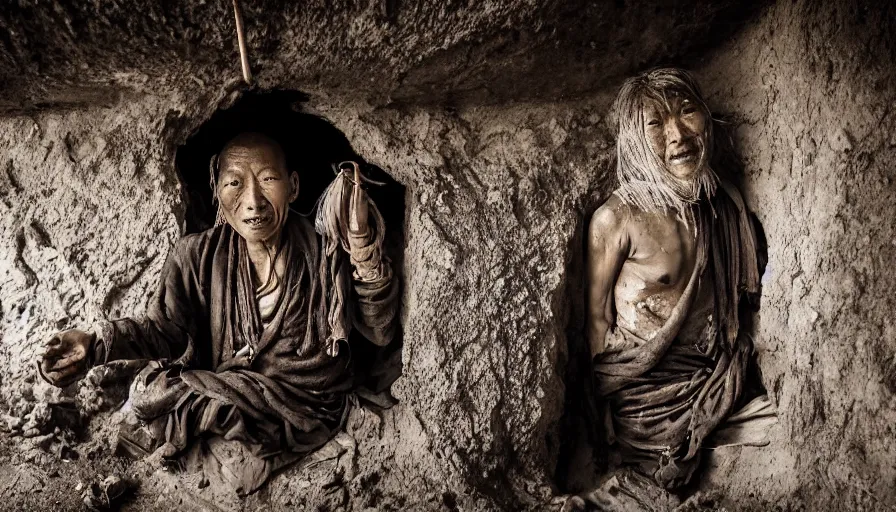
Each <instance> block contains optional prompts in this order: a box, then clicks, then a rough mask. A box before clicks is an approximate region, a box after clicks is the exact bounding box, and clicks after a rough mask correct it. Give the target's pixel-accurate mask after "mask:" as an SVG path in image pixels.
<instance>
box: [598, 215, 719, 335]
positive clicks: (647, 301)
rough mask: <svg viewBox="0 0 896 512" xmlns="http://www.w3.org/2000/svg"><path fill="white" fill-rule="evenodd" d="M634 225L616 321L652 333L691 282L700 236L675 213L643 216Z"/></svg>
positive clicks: (617, 297) (641, 332)
mask: <svg viewBox="0 0 896 512" xmlns="http://www.w3.org/2000/svg"><path fill="white" fill-rule="evenodd" d="M633 228H634V229H632V231H631V251H630V254H629V257H628V258H627V259H626V261H625V263H623V265H622V268H621V270H620V273H619V277H618V279H617V282H616V286H615V307H616V312H617V321H618V324H620V325H622V326H624V327H626V328H627V329H629V330H631V331H632V332H634V333H636V334H638V335H639V336H642V337H644V338H649V337H650V336H651V335H652V333H653V332H655V331H656V330H658V329H659V328H661V327H662V326H663V325H664V324H665V322H666V320H667V319H668V318H669V316H670V315H671V313H672V310H673V309H674V308H675V306H676V305H677V304H678V301H679V299H680V298H681V295H682V293H683V292H684V289H685V288H686V287H687V283H688V280H689V279H690V277H691V274H692V273H693V271H694V266H695V264H696V236H695V233H694V230H693V227H692V226H689V225H688V224H686V223H685V222H682V221H680V220H678V219H675V218H663V217H651V218H647V219H641V222H639V223H638V224H636V225H635V226H633ZM701 284H703V283H701ZM706 288H707V286H706V285H705V284H704V285H703V286H701V289H706ZM704 294H705V293H700V292H698V297H699V296H700V295H704ZM697 302H698V303H699V302H701V301H700V299H699V298H698V301H697ZM695 305H697V304H695Z"/></svg>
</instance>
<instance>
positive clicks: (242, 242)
mask: <svg viewBox="0 0 896 512" xmlns="http://www.w3.org/2000/svg"><path fill="white" fill-rule="evenodd" d="M216 167H217V169H218V172H217V176H213V188H214V191H215V197H216V199H217V201H218V204H219V211H218V218H219V221H218V225H217V226H216V227H214V228H212V229H209V230H207V231H205V232H203V233H199V234H194V235H189V236H187V237H185V238H183V239H182V240H180V241H179V242H178V243H177V245H176V246H175V247H174V249H173V250H172V251H171V253H170V255H169V257H168V261H167V263H166V265H165V268H164V270H163V272H162V276H161V285H160V287H159V289H158V291H157V293H156V294H155V296H154V297H153V299H152V301H151V303H150V305H149V307H148V310H147V313H146V314H145V316H143V317H141V318H125V319H120V320H115V321H111V322H102V323H101V324H100V325H98V326H97V327H96V328H95V329H94V331H95V332H91V333H87V332H84V331H79V330H69V331H65V332H62V333H59V334H58V335H56V336H54V337H53V338H52V339H51V341H50V342H49V343H48V345H47V348H46V351H45V353H44V355H43V358H42V361H41V363H40V368H41V371H42V373H43V374H44V376H45V377H46V379H47V380H49V381H50V382H51V383H53V384H55V385H57V386H66V385H68V384H71V383H73V382H75V381H76V380H78V379H80V378H81V377H83V376H84V374H85V373H86V372H87V370H88V369H89V368H90V367H91V366H94V365H102V364H106V363H109V362H111V361H115V360H124V359H127V360H139V359H145V360H149V362H148V364H147V366H146V367H145V369H143V371H142V372H141V373H140V374H139V375H138V376H137V378H136V379H135V381H134V383H133V385H132V387H131V396H130V407H131V408H132V409H133V411H132V412H133V414H134V415H135V416H136V418H137V419H138V420H140V422H142V426H141V425H140V424H137V425H136V426H135V427H134V428H133V429H131V430H127V429H125V428H124V427H123V431H122V433H121V436H120V445H121V446H122V447H124V448H125V449H126V450H127V451H129V452H131V453H133V454H137V455H145V454H148V453H150V452H152V451H154V450H158V451H159V452H160V454H161V455H162V456H163V457H168V458H174V457H178V456H181V455H184V454H186V453H187V452H188V451H189V450H190V449H192V448H194V447H195V445H196V444H197V442H199V443H200V444H202V446H203V447H204V448H203V449H204V450H206V451H209V450H210V451H211V452H215V453H216V454H218V455H220V449H221V447H222V446H223V444H227V443H230V445H231V446H232V444H233V442H235V441H238V442H239V443H238V444H239V447H242V448H244V449H245V451H246V453H244V454H243V455H242V456H237V457H236V458H235V459H234V460H237V461H239V463H238V464H231V467H229V468H228V471H230V473H231V476H232V478H231V480H233V481H232V482H231V483H234V485H236V490H237V491H238V492H239V493H241V494H245V493H250V492H253V491H255V490H257V489H258V488H259V487H260V486H261V485H262V484H263V483H264V482H265V481H266V480H267V478H268V477H269V476H270V474H271V473H272V472H273V471H275V470H277V469H278V468H280V467H282V466H283V465H285V464H287V463H289V462H292V461H294V460H297V459H299V458H301V457H302V456H304V455H306V454H308V453H310V452H312V451H314V450H316V449H317V448H319V447H321V446H322V445H323V444H324V443H326V442H327V441H328V440H329V439H330V438H331V437H333V436H334V435H335V434H336V433H337V431H338V429H340V428H341V426H342V424H343V421H344V418H345V416H346V414H347V409H348V402H347V398H348V394H349V392H350V390H351V387H352V383H353V380H352V369H353V361H352V350H351V346H349V344H348V341H347V339H348V335H349V333H350V332H351V330H352V328H354V329H357V330H358V331H359V332H360V333H361V334H363V335H364V337H366V338H367V339H368V340H370V341H371V342H373V343H375V344H377V345H381V346H382V345H385V344H387V343H389V341H390V340H391V338H392V336H393V333H394V330H395V316H396V309H397V297H398V293H397V292H398V288H397V283H396V282H395V279H393V274H392V268H391V266H390V262H389V259H388V258H387V257H386V256H385V255H384V254H383V251H382V232H381V231H382V219H381V217H379V216H378V214H377V215H375V216H374V215H370V212H369V211H368V206H369V203H368V197H367V194H366V193H365V192H364V191H363V190H362V188H361V177H360V175H359V173H358V171H357V167H356V168H355V174H354V176H353V177H346V179H345V180H343V182H344V183H346V184H347V185H346V187H347V189H351V190H346V193H345V194H341V195H339V197H340V199H341V200H343V202H342V204H340V205H338V208H335V210H337V211H335V212H322V213H321V217H319V220H318V222H319V223H323V224H326V223H330V224H331V225H335V226H337V228H340V227H341V228H342V230H343V235H344V242H345V244H344V245H340V244H337V243H327V242H326V240H325V241H324V243H323V244H322V242H321V239H320V238H319V237H318V235H317V234H316V233H315V229H314V227H312V225H311V223H310V222H308V221H307V220H306V219H304V218H302V217H300V216H297V215H294V214H292V213H290V209H289V204H290V203H291V202H292V201H294V200H295V199H296V197H297V196H298V192H299V178H298V174H297V173H296V172H294V171H293V172H290V171H289V169H287V166H286V159H285V155H284V152H283V149H282V148H281V147H280V146H279V145H278V144H277V142H275V141H274V140H273V139H271V138H269V137H267V136H265V135H261V134H258V133H244V134H241V135H239V136H237V137H236V138H234V139H233V140H231V141H230V142H229V143H227V144H226V146H225V147H224V148H223V150H222V151H221V152H220V154H219V157H218V165H217V166H216ZM341 177H342V176H340V178H341ZM351 181H354V183H353V184H349V183H350V182H351ZM372 212H375V207H374V208H373V209H372ZM330 214H333V215H335V216H336V217H337V219H335V220H334V219H328V218H323V221H321V218H322V217H326V216H327V215H330ZM374 217H376V219H374ZM368 218H371V219H373V220H378V222H373V223H371V222H370V221H369V220H368ZM378 230H379V231H380V232H377V231H378ZM346 253H348V254H346ZM346 256H347V257H346ZM224 441H226V443H224ZM222 443H223V444H222ZM216 450H217V452H216ZM237 451H239V450H237ZM206 459H207V458H206Z"/></svg>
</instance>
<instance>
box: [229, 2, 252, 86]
mask: <svg viewBox="0 0 896 512" xmlns="http://www.w3.org/2000/svg"><path fill="white" fill-rule="evenodd" d="M233 16H234V18H235V19H236V39H237V42H238V43H239V45H240V64H241V65H242V66H243V80H245V81H246V84H248V85H252V70H251V69H249V50H248V49H247V48H246V32H245V29H244V28H243V15H242V13H240V4H239V0H233Z"/></svg>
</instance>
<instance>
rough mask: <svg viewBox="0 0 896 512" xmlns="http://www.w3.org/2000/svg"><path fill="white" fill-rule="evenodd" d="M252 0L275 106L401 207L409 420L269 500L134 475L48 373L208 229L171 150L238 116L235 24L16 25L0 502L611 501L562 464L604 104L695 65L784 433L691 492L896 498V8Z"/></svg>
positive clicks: (140, 299)
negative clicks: (633, 86)
mask: <svg viewBox="0 0 896 512" xmlns="http://www.w3.org/2000/svg"><path fill="white" fill-rule="evenodd" d="M244 3H246V4H247V5H246V6H245V10H246V16H247V20H248V23H249V25H248V28H249V33H250V44H251V47H252V48H253V52H254V53H253V63H254V69H255V71H256V73H257V76H258V79H259V83H260V86H261V87H263V88H273V87H282V88H289V89H296V90H301V91H304V92H307V93H309V94H310V97H309V99H308V101H307V102H306V103H305V104H304V106H303V108H304V109H305V110H306V111H309V112H313V113H317V114H320V115H322V116H324V117H325V118H326V119H328V120H329V121H330V122H332V123H333V125H334V126H335V128H337V129H338V130H340V131H341V132H342V133H344V134H345V136H346V137H347V139H348V141H349V142H350V143H351V144H352V146H353V147H354V149H355V150H356V151H357V152H358V153H359V154H360V155H361V156H363V157H364V158H365V159H367V160H368V161H370V162H372V163H374V164H376V165H378V166H379V167H381V168H382V169H384V170H386V171H387V172H389V173H390V174H391V175H392V176H393V177H394V178H395V179H396V180H397V181H398V182H400V183H401V184H402V185H404V186H405V190H406V192H405V197H404V205H405V215H404V223H403V225H402V226H400V227H399V226H396V229H401V230H402V231H403V232H404V239H405V245H404V254H403V258H402V259H401V261H402V265H401V267H402V274H403V277H404V291H403V312H402V323H403V328H404V336H403V342H404V343H403V348H402V359H403V361H404V375H403V376H402V378H401V379H400V380H399V381H398V382H397V383H396V384H395V386H394V387H393V392H394V394H395V396H396V398H398V400H399V402H400V403H399V405H398V406H396V407H395V408H393V409H391V410H389V411H385V412H383V411H378V412H374V411H370V410H363V409H359V410H358V411H357V412H356V413H355V414H354V415H353V416H352V421H351V423H350V427H349V433H350V438H351V439H353V440H354V442H351V441H349V438H344V439H343V441H344V443H343V445H341V446H342V447H343V448H342V449H340V450H336V452H337V453H340V455H339V456H338V457H334V458H332V459H329V460H328V461H326V462H323V463H321V464H319V465H316V466H315V467H313V468H307V469H295V470H291V471H287V472H286V473H284V474H282V475H280V476H278V477H277V478H275V479H274V480H273V481H272V482H271V483H270V485H269V486H268V487H267V488H266V489H265V490H263V491H261V492H260V493H259V494H257V495H254V496H252V497H250V498H248V499H247V500H245V501H239V500H237V499H236V498H235V497H232V496H224V495H221V494H220V493H217V491H216V490H215V489H210V488H206V489H199V487H198V482H195V481H193V480H191V479H190V478H178V477H174V476H172V474H171V473H167V472H164V471H162V470H160V469H159V468H157V467H155V466H153V465H152V464H150V463H139V464H136V465H133V464H129V463H128V462H126V461H122V460H119V459H115V458H113V457H112V456H111V454H110V451H111V446H112V439H113V434H114V420H115V418H114V414H113V413H112V412H111V411H110V409H111V408H112V405H114V403H116V401H117V398H118V397H117V396H116V395H115V393H107V394H105V395H104V396H103V397H99V396H98V394H97V393H96V388H95V386H92V385H90V386H87V388H85V389H77V388H76V389H70V390H66V391H64V392H61V391H58V390H52V389H49V388H48V386H47V385H45V384H44V383H43V382H42V381H40V380H39V379H37V378H36V376H35V375H34V371H33V361H34V357H35V355H36V353H37V351H38V346H39V344H40V343H41V341H42V340H44V339H45V338H46V336H48V335H49V334H50V333H52V332H54V331H56V330H59V329H63V328H67V327H74V326H89V325H90V324H91V323H92V322H93V321H95V320H97V319H99V318H108V317H118V316H122V315H134V314H139V313H140V312H141V311H142V310H143V308H144V305H145V304H146V301H147V299H148V295H149V294H150V293H152V290H153V289H154V287H155V284H156V280H157V278H158V274H159V272H160V270H161V266H162V264H163V263H164V258H165V255H166V254H167V251H168V249H169V248H170V247H171V246H172V244H173V243H174V241H175V240H176V239H177V238H178V237H179V236H180V235H181V234H182V233H183V231H184V229H186V225H187V222H186V221H187V219H185V215H186V214H187V213H186V212H187V211H188V208H187V205H186V204H185V201H186V198H188V197H189V196H188V194H187V193H186V191H185V190H184V189H183V185H182V184H183V183H185V182H189V181H190V180H189V179H186V178H185V177H187V175H188V173H195V172H200V173H202V172H205V170H204V169H198V170H196V169H176V168H175V164H174V163H175V156H176V152H177V149H178V147H179V146H180V145H181V144H184V143H185V142H186V141H187V139H188V137H189V136H190V134H191V133H193V132H194V131H195V130H196V129H197V128H198V127H199V126H200V125H201V124H202V123H203V122H204V121H205V120H207V119H209V118H210V117H211V115H212V113H213V112H214V111H215V110H216V109H217V108H218V107H223V106H227V105H229V104H230V103H231V102H232V101H233V100H234V99H236V98H237V97H238V93H231V92H230V91H233V90H234V89H232V87H231V86H229V85H228V84H231V85H232V83H233V80H234V78H235V77H236V76H237V68H236V60H235V57H234V53H233V51H234V50H233V37H232V30H233V28H232V21H231V20H230V18H229V13H228V12H227V11H226V6H225V4H226V2H225V3H221V4H220V5H219V4H209V3H207V2H199V1H195V2H193V1H188V2H180V3H177V5H176V6H175V5H174V4H171V5H169V4H168V3H149V4H148V5H145V6H143V5H141V7H140V8H139V9H138V8H135V7H134V5H131V4H129V3H128V2H123V1H116V2H103V3H100V4H95V3H89V4H82V3H76V2H56V3H54V4H43V3H36V2H27V1H22V2H18V3H16V4H14V5H13V4H10V5H6V6H4V7H2V8H0V31H3V33H4V34H8V37H6V38H0V61H2V62H4V66H3V67H2V72H0V77H2V86H0V87H2V88H3V89H2V90H3V92H4V95H3V99H2V100H0V110H2V112H3V115H2V117H0V363H2V365H0V414H2V415H0V431H2V432H0V509H2V510H67V509H71V510H77V509H78V508H79V507H80V505H79V499H78V494H79V492H78V491H76V490H75V488H76V487H77V485H78V483H79V482H80V483H84V484H87V483H89V482H91V481H95V480H97V479H98V478H99V477H100V476H105V475H107V474H108V473H110V472H116V473H119V474H120V475H121V476H126V477H130V478H134V475H136V480H138V481H139V482H140V487H139V488H138V489H137V491H136V495H135V496H134V499H133V500H132V501H131V502H130V504H129V505H128V506H127V507H126V508H127V509H132V510H213V509H214V508H213V507H217V508H219V509H225V510H237V509H241V508H242V509H247V510H269V509H274V510H292V509H299V510H315V509H320V510H338V509H346V510H358V511H361V510H464V511H479V510H548V509H554V508H556V506H555V505H551V504H550V502H551V499H552V497H553V496H555V495H557V494H559V493H560V492H562V491H563V490H565V489H568V488H574V487H575V485H576V482H579V483H581V482H582V481H585V480H588V478H586V477H582V475H573V476H578V477H581V478H572V476H571V475H570V474H569V470H568V469H564V470H561V468H562V467H563V466H564V464H567V463H568V461H569V458H570V450H572V451H574V452H575V451H578V450H582V449H584V448H582V447H581V446H576V447H575V448H570V439H571V434H570V430H569V426H570V425H571V424H574V421H572V420H570V418H569V417H568V416H564V408H565V407H566V406H567V405H568V404H569V403H574V402H575V396H576V395H575V393H577V389H578V388H577V386H578V385H580V381H578V380H577V377H576V372H575V371H574V370H575V369H576V368H577V367H576V366H575V364H576V363H578V362H580V359H579V358H577V355H578V354H580V352H579V351H580V350H581V348H582V337H581V329H582V299H583V297H582V293H581V268H582V262H581V258H582V253H581V249H582V248H581V231H582V226H583V223H584V219H585V218H587V217H586V216H587V215H588V213H590V211H591V210H592V209H593V208H594V207H595V206H596V205H597V204H598V203H599V202H600V201H601V200H602V199H603V198H605V197H606V196H607V195H608V193H609V192H610V187H611V179H610V175H611V174H610V173H611V171H612V157H613V149H614V148H613V145H612V137H611V136H610V134H609V132H608V130H607V128H606V124H605V117H606V114H607V107H608V105H609V101H610V99H611V97H612V94H613V93H614V92H615V88H616V87H617V86H618V84H619V82H620V79H621V77H622V76H624V75H626V74H628V73H631V72H634V71H636V70H640V69H643V68H644V67H648V66H651V65H655V64H660V63H666V64H683V65H685V66H686V67H688V68H691V69H693V70H695V72H696V73H697V75H698V77H699V78H700V79H701V81H702V82H703V83H704V86H705V87H704V88H705V89H706V92H707V93H708V96H709V103H710V105H711V106H712V107H713V108H714V109H715V110H717V111H719V112H720V113H724V114H727V115H728V117H729V118H731V119H732V120H733V125H732V127H733V129H734V134H735V142H736V143H737V146H738V147H739V150H740V153H741V155H742V156H743V157H744V160H745V163H746V174H745V176H744V177H743V181H744V186H745V190H746V192H747V194H746V195H747V199H748V203H749V204H750V206H751V208H752V209H753V210H755V211H756V212H757V214H758V215H759V217H760V220H761V221H762V224H763V226H764V228H765V230H766V236H767V238H768V241H769V255H770V262H769V271H768V273H767V275H766V277H765V279H764V282H763V284H764V290H763V292H764V293H763V303H762V310H761V312H760V319H759V322H758V325H757V331H756V333H755V337H756V346H757V349H758V351H759V354H758V357H759V362H760V366H761V368H762V371H763V379H764V382H765V385H766V387H767V388H768V390H769V391H770V394H771V395H772V397H773V399H774V400H775V402H776V403H777V404H778V406H779V410H780V412H781V421H780V423H779V428H777V429H776V430H775V432H774V433H773V434H774V441H773V443H772V445H771V446H770V447H767V448H760V449H757V448H749V449H747V448H744V449H728V450H725V451H719V452H718V453H716V454H715V455H714V456H713V457H712V458H711V460H710V461H709V463H708V464H707V468H706V470H705V472H704V473H703V475H704V476H703V478H702V480H701V482H700V485H699V486H698V487H699V488H700V489H702V490H703V491H704V492H705V493H706V494H704V495H703V496H704V497H706V496H709V497H718V496H721V497H722V498H719V499H718V500H715V501H718V502H719V503H720V504H721V506H724V507H725V508H727V509H728V510H770V509H776V510H819V509H825V510H887V509H891V508H892V507H894V506H896V495H894V491H893V489H894V485H893V484H894V483H896V472H894V468H893V464H892V460H893V459H894V455H896V442H894V439H896V437H894V435H893V427H892V425H893V424H894V420H896V401H894V393H896V379H894V375H896V372H894V360H896V356H894V349H893V346H894V343H893V340H894V334H896V327H894V322H893V320H892V318H893V312H894V311H896V304H894V299H893V295H892V293H891V290H892V288H893V287H894V285H896V278H894V277H893V274H892V271H891V268H890V267H891V266H892V263H893V262H894V261H896V243H894V240H896V232H894V229H896V228H894V225H893V223H892V219H893V218H894V215H896V197H894V195H896V186H894V184H893V182H894V180H896V174H894V171H893V166H892V165H891V162H893V161H894V157H896V137H894V133H896V113H894V112H896V108H894V107H896V103H894V101H896V83H894V82H896V80H894V70H893V66H892V63H893V62H894V61H896V37H894V34H893V31H894V21H893V20H894V12H893V7H892V6H890V5H889V4H882V5H877V4H875V3H873V2H862V1H858V0H855V1H843V2H826V3H824V4H823V5H822V4H816V3H814V2H808V1H796V2H779V3H774V4H772V5H769V6H765V7H763V6H759V7H751V8H745V7H739V6H738V5H736V3H735V2H699V1H694V2H689V1H684V0H681V1H677V2H672V3H671V4H669V5H667V6H665V7H656V6H655V5H653V4H652V3H648V2H595V3H593V4H588V5H586V4H585V3H584V2H573V3H564V2H525V1H519V0H507V1H504V2H500V1H486V2H476V3H475V5H473V4H470V5H461V4H462V3H456V4H457V5H454V4H452V3H450V2H449V3H447V4H445V3H432V4H421V5H420V6H413V5H405V3H404V2H389V1H386V2H371V3H369V4H363V5H362V4H358V5H354V4H352V5H348V4H346V5H339V6H336V7H337V8H335V9H329V10H328V9H325V6H323V5H317V4H315V3H313V2H312V3H309V4H308V5H307V6H306V7H302V8H300V7H298V6H297V4H296V6H290V5H284V4H283V3H281V2H277V1H274V0H270V1H266V2H258V3H255V2H244ZM76 4H77V5H76ZM271 12H275V13H277V14H278V15H277V16H270V17H266V15H267V14H269V13H271ZM221 20H224V21H221ZM260 20H270V21H269V22H267V23H263V22H261V21H260ZM58 27H64V29H63V30H58V29H57V28H58ZM359 77H360V78H359ZM228 87H231V88H228ZM193 181H195V180H193ZM570 368H572V369H573V370H572V371H571V370H569V369H570ZM100 398H102V399H100ZM60 402H62V403H69V402H72V403H74V404H75V411H76V414H64V413H65V412H66V411H69V410H70V408H67V407H62V406H48V405H47V404H49V403H60ZM57 409H58V411H57V412H56V413H55V414H56V416H55V417H54V416H53V411H56V410H57ZM56 427H60V430H59V432H58V433H57V432H56V431H55V429H56ZM598 451H599V450H598ZM594 455H596V456H598V457H599V456H600V453H595V454H594ZM582 458H583V459H586V460H587V459H590V458H591V457H590V456H585V457H582ZM593 476H594V475H589V477H593ZM698 501H699V500H698ZM708 501H714V500H708ZM719 503H716V505H708V506H710V507H712V506H717V505H719ZM688 506H693V507H697V505H694V504H693V503H692V504H691V505H688ZM190 507H193V508H190ZM692 509H695V508H692Z"/></svg>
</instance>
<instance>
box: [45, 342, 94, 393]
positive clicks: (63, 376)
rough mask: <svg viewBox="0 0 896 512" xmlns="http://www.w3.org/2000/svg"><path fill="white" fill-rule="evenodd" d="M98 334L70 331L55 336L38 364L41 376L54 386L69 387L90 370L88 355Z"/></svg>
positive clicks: (46, 346)
mask: <svg viewBox="0 0 896 512" xmlns="http://www.w3.org/2000/svg"><path fill="white" fill-rule="evenodd" d="M94 340H96V334H93V333H88V332H84V331H80V330H78V329H70V330H68V331H62V332H60V333H57V334H55V335H53V337H52V338H50V341H48V342H47V343H46V345H44V353H43V356H42V357H41V360H40V361H39V362H38V367H39V369H40V373H41V376H43V378H44V379H45V380H46V381H47V382H49V383H50V384H52V385H54V386H58V387H60V388H62V387H65V386H68V385H69V384H72V383H73V382H76V381H78V380H80V379H81V378H83V377H84V376H85V375H86V374H87V371H88V370H89V369H90V361H89V358H88V354H89V353H90V350H91V348H92V346H93V342H94Z"/></svg>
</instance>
